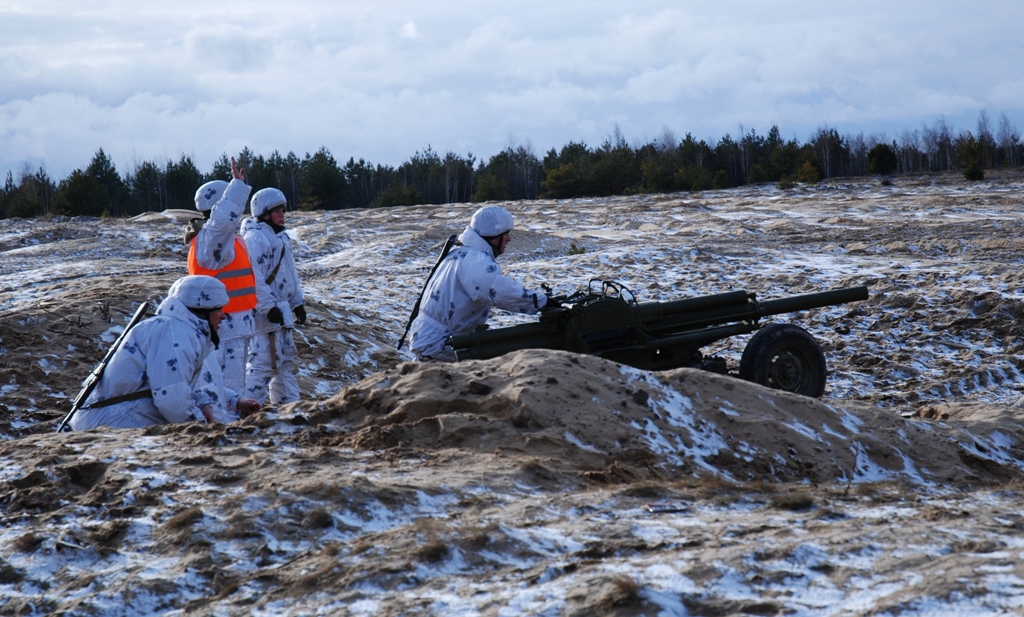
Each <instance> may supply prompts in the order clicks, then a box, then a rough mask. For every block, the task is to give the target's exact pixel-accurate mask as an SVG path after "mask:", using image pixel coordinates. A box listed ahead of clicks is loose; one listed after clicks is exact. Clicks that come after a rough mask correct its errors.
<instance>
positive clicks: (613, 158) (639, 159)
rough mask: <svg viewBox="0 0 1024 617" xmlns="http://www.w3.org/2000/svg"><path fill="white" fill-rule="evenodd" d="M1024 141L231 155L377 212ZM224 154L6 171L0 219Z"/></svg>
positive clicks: (162, 186) (269, 179)
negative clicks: (391, 161)
mask: <svg viewBox="0 0 1024 617" xmlns="http://www.w3.org/2000/svg"><path fill="white" fill-rule="evenodd" d="M1022 154H1024V145H1022V143H1021V136H1020V133H1019V131H1018V130H1017V128H1016V126H1014V125H1013V123H1012V122H1010V120H1009V118H1007V116H1006V115H1005V114H1003V115H1002V116H1001V117H1000V120H999V122H998V126H993V122H992V120H991V119H990V118H989V116H988V114H987V113H986V112H984V111H983V112H981V114H980V115H979V117H978V123H977V127H976V129H975V130H974V131H954V129H953V128H952V127H951V126H950V125H949V124H948V123H947V122H946V120H945V119H943V118H940V119H939V120H936V121H935V122H934V123H933V124H931V125H924V126H923V127H922V128H921V129H919V130H913V131H910V130H907V131H903V132H902V133H901V134H900V135H899V136H898V137H897V138H896V139H892V140H888V139H886V138H885V137H884V136H869V137H865V136H864V134H863V133H860V134H856V135H849V134H845V135H840V134H839V132H838V131H837V130H836V129H834V128H828V127H823V128H820V129H818V130H817V131H815V132H814V134H813V135H811V137H810V139H809V140H808V141H806V142H799V141H797V140H796V139H784V138H783V137H782V135H781V133H780V131H779V128H778V127H777V126H773V127H771V129H769V130H768V132H767V133H766V134H764V135H759V134H758V133H757V132H756V131H755V130H753V129H751V130H749V131H747V130H746V129H744V128H743V127H742V126H741V127H740V130H739V135H738V137H733V136H731V135H730V134H726V135H725V136H724V137H722V138H721V139H719V140H718V141H717V142H713V143H709V142H707V141H705V140H703V139H697V138H695V137H694V136H693V135H692V134H690V133H687V134H686V135H685V136H684V137H682V138H681V139H680V138H678V137H677V136H676V135H675V134H674V133H673V132H672V131H670V130H668V129H666V130H665V131H664V132H663V133H662V135H660V136H659V137H657V138H655V139H653V140H651V141H649V142H647V143H644V144H639V145H631V144H630V143H628V142H627V140H626V139H625V138H624V137H623V136H622V134H621V133H620V131H619V130H618V128H616V129H615V131H614V132H613V134H612V135H611V136H609V137H608V138H607V139H605V140H604V141H603V142H602V143H601V144H600V145H598V146H596V147H591V146H589V145H587V144H586V143H584V142H570V143H568V144H566V145H564V146H562V147H561V148H560V149H557V150H556V149H554V148H552V149H551V150H549V151H548V152H547V153H546V154H545V155H544V157H543V159H541V158H539V157H538V156H537V154H536V153H535V152H534V150H533V147H532V146H531V144H530V143H529V142H527V143H525V144H518V143H515V142H511V143H509V144H508V145H507V146H506V147H505V149H504V150H502V151H501V152H499V153H498V154H496V155H494V156H492V157H490V159H488V160H487V161H486V162H484V161H483V160H477V159H476V157H475V156H474V155H473V154H472V153H469V154H467V155H465V156H462V155H460V154H456V153H453V152H447V153H445V155H444V156H441V154H440V153H438V152H437V151H435V150H433V149H432V148H431V147H430V146H428V147H427V148H426V149H425V150H423V151H417V152H416V153H415V154H413V155H412V156H411V157H410V158H409V160H407V161H405V162H404V163H402V164H401V165H398V166H397V167H395V166H391V165H381V164H376V165H375V164H372V163H368V162H367V161H365V160H364V159H359V160H358V161H356V160H355V159H354V158H349V159H348V161H347V162H345V163H344V164H339V163H338V161H337V160H336V159H335V158H334V155H333V154H331V152H330V150H328V149H327V148H326V147H321V148H320V149H319V150H317V151H316V152H315V153H312V154H310V153H306V155H305V156H304V157H302V158H299V157H298V156H297V155H296V154H295V153H294V152H289V153H288V154H287V155H281V154H280V153H279V152H277V151H275V152H273V153H271V154H270V155H269V156H266V157H265V156H263V155H262V154H256V153H254V152H252V151H251V150H249V149H248V148H245V149H243V150H242V152H240V153H238V155H237V156H236V157H235V158H236V159H237V160H238V162H239V163H240V164H241V165H242V166H244V167H245V169H246V170H247V174H248V183H249V184H250V185H251V186H252V187H253V190H254V191H255V190H259V189H262V188H266V187H275V188H278V189H280V190H281V191H283V192H284V194H285V195H286V196H287V198H288V202H289V207H291V208H293V209H302V210H340V209H344V208H378V207H388V206H399V205H413V204H444V203H458V202H482V201H491V200H518V199H538V198H550V199H566V198H572V197H601V196H609V195H626V194H636V193H660V192H674V191H701V190H708V189H723V188H730V187H734V186H740V185H745V184H757V183H776V184H778V185H779V186H792V185H793V184H795V183H798V182H805V183H806V182H810V183H813V182H818V181H820V180H822V179H829V178H839V177H852V176H865V175H870V174H881V175H890V174H906V173H921V172H946V171H953V170H958V171H961V172H963V174H964V177H965V178H967V179H968V180H979V179H982V178H984V173H985V171H984V170H985V169H991V168H997V167H1018V166H1020V164H1021V156H1022ZM230 177H231V172H230V163H229V158H228V155H227V154H222V155H221V156H220V158H219V159H218V160H217V161H216V162H215V163H214V165H213V167H212V169H210V170H209V171H208V172H207V173H203V172H201V171H200V170H199V169H198V168H197V167H196V165H195V163H194V162H193V161H192V159H191V157H189V156H188V155H182V156H181V157H180V158H179V159H178V160H177V161H170V160H169V161H167V162H166V163H164V164H157V163H155V162H152V161H143V162H141V163H135V164H133V165H132V168H131V169H130V170H128V171H127V172H126V173H123V174H122V173H120V172H119V171H118V170H117V169H116V167H115V165H114V163H113V161H111V159H110V156H109V155H107V154H106V153H105V152H104V151H103V149H102V148H101V149H99V150H98V151H97V152H96V154H95V155H94V156H93V158H92V160H91V161H90V163H89V165H88V166H87V167H85V168H84V169H76V170H75V171H73V172H71V174H70V175H69V176H68V177H66V178H64V179H62V180H60V181H59V182H57V181H55V180H54V179H52V178H50V177H49V176H48V175H47V173H46V171H45V169H43V168H42V167H40V168H39V169H37V170H32V169H31V168H30V167H29V166H28V165H26V166H25V167H24V168H23V169H22V171H21V173H20V174H19V175H18V177H17V180H15V177H14V174H13V173H11V172H8V173H7V177H6V181H5V182H4V185H3V187H2V189H0V218H14V217H23V218H25V217H35V216H46V215H65V216H97V217H98V216H134V215H137V214H142V213H144V212H154V211H161V210H165V209H168V208H181V209H193V208H194V207H195V206H194V201H193V197H194V195H195V191H196V189H197V188H198V187H199V186H200V185H201V184H203V183H204V182H206V181H208V180H212V179H229V178H230Z"/></svg>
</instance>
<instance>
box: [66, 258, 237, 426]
mask: <svg viewBox="0 0 1024 617" xmlns="http://www.w3.org/2000/svg"><path fill="white" fill-rule="evenodd" d="M227 303H228V293H227V289H226V288H225V287H224V284H223V283H221V282H220V281H218V280H217V279H215V278H212V277H209V276H192V275H190V276H185V277H182V278H180V279H178V280H177V281H175V282H174V284H173V285H171V288H170V290H169V291H168V293H167V298H166V299H164V301H163V302H161V303H160V306H159V308H158V309H157V312H156V316H155V317H151V318H149V319H146V320H145V321H142V322H140V323H139V324H138V325H136V326H135V327H134V328H132V330H131V331H130V332H129V333H128V335H127V337H126V338H125V339H124V342H123V343H122V344H121V346H120V347H119V348H118V349H117V351H116V352H114V355H113V356H112V357H111V359H110V363H109V364H108V365H107V367H106V369H105V370H104V372H103V376H102V377H101V378H100V380H99V382H98V383H97V384H96V388H95V389H94V390H93V391H92V393H91V394H90V395H89V397H88V398H87V399H86V400H85V405H84V406H83V407H82V408H81V409H79V410H78V412H77V414H76V415H75V416H74V418H72V419H71V422H70V424H71V428H72V429H74V430H76V431H84V430H88V429H91V428H96V427H98V426H110V427H114V428H140V427H145V426H151V425H154V424H169V423H176V422H192V421H213V419H214V418H213V409H212V407H211V406H209V405H205V406H201V405H200V404H197V400H196V398H194V397H193V391H194V390H195V386H196V384H197V383H198V377H199V373H200V369H201V368H202V366H203V361H204V360H205V359H206V356H207V354H209V352H210V350H211V349H212V348H213V346H215V345H216V344H217V327H218V325H219V324H220V323H221V319H222V317H223V312H222V310H221V309H222V307H224V306H225V305H226V304H227ZM200 403H201V401H200Z"/></svg>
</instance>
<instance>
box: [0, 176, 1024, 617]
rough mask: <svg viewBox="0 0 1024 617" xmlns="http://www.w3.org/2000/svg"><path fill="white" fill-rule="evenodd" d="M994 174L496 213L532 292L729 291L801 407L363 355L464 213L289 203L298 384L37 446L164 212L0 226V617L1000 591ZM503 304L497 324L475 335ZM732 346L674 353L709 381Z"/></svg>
mask: <svg viewBox="0 0 1024 617" xmlns="http://www.w3.org/2000/svg"><path fill="white" fill-rule="evenodd" d="M1022 188H1024V177H1021V176H1020V175H1019V174H1010V173H1004V174H998V173H992V174H990V178H989V179H988V180H986V181H984V182H981V183H975V184H966V183H964V182H963V180H962V179H961V178H958V177H956V176H952V175H947V176H926V177H913V178H896V179H893V180H892V181H891V182H889V181H887V182H884V183H883V182H882V181H881V180H880V179H861V180H858V181H855V182H849V183H822V184H820V185H817V186H800V187H797V188H795V189H789V190H779V189H777V188H775V187H745V188H741V189H736V190H730V191H721V192H714V193H701V194H673V195H641V196H633V197H618V198H606V199H586V200H567V201H537V202H516V203H508V204H503V205H506V206H507V207H508V208H509V209H510V210H511V211H512V212H513V214H514V215H515V217H516V222H517V228H516V230H515V231H514V232H513V241H512V244H511V245H510V250H509V253H508V254H507V255H505V256H503V257H502V258H501V263H502V264H503V267H504V268H505V269H506V272H507V273H508V274H510V275H513V276H515V277H517V278H519V279H520V280H522V281H524V282H525V283H526V284H527V286H530V287H537V286H539V285H540V284H541V283H549V284H551V285H552V286H553V287H554V288H555V291H556V292H557V293H569V292H571V291H574V290H576V289H579V288H582V287H585V286H586V285H587V282H588V281H589V280H590V279H599V280H614V281H617V282H620V283H622V284H624V285H626V286H627V287H628V288H629V289H630V290H632V291H633V292H634V293H635V294H636V295H637V296H638V297H639V298H640V299H641V300H643V301H649V300H656V301H665V300H672V299H679V298H685V297H694V296H699V295H706V294H711V293H719V292H724V291H732V290H747V291H752V292H756V293H757V295H758V298H759V299H762V300H770V299H775V298H782V297H786V296H791V295H796V294H804V293H813V292H818V291H824V290H829V289H837V288H842V287H851V286H857V285H866V286H867V287H868V289H869V299H868V300H866V301H863V302H858V303H851V304H846V305H841V306H834V307H827V308H823V309H821V310H813V311H805V312H801V313H796V314H790V315H784V316H780V317H779V320H782V321H787V322H790V323H794V324H797V325H800V326H802V327H804V328H806V329H807V330H808V331H809V332H810V333H811V334H812V335H813V336H814V337H815V339H816V340H817V341H818V342H819V344H820V345H821V347H822V349H823V351H824V352H825V356H826V359H827V362H828V366H829V378H828V381H827V385H826V392H825V396H824V397H822V398H821V399H810V398H806V397H801V396H797V395H793V394H788V393H783V392H780V391H777V390H770V389H767V388H763V387H761V386H757V385H755V384H751V383H748V382H745V381H741V380H738V379H736V378H735V377H733V376H728V375H719V374H714V373H710V372H705V371H701V370H697V369H690V368H680V369H674V370H670V371H662V372H648V371H641V370H638V369H633V368H629V367H623V366H621V365H618V364H615V363H613V362H609V361H607V360H603V359H600V358H596V357H592V356H581V355H576V354H571V353H567V352H561V351H544V350H522V351H516V352H514V353H511V354H509V355H506V356H503V357H500V358H496V359H493V360H474V361H466V362H460V363H456V364H436V363H428V364H424V363H418V362H415V361H413V359H412V357H411V356H410V355H409V354H408V352H407V350H405V349H403V350H401V351H398V350H396V348H395V345H396V343H397V340H398V338H399V337H400V335H401V332H402V330H403V328H404V325H405V320H406V317H407V315H408V311H409V310H410V308H411V305H412V301H413V300H414V298H415V294H416V293H418V290H419V288H420V286H421V285H422V281H423V277H424V276H425V275H426V272H427V271H428V270H429V268H430V266H431V265H432V264H433V261H434V259H435V257H436V251H437V249H438V248H439V246H440V244H441V242H442V241H443V239H444V238H445V237H447V235H448V234H450V233H454V232H457V231H459V230H461V228H462V227H463V226H464V225H465V223H466V221H467V220H468V219H469V216H470V215H471V214H472V212H473V210H474V209H475V207H476V206H474V205H472V204H457V205H449V206H414V207H406V208H395V209H389V210H359V211H342V212H329V213H308V212H296V213H289V215H288V220H287V225H288V227H289V228H290V229H291V233H292V234H293V238H294V240H295V246H296V254H297V257H298V260H299V262H300V274H301V276H302V278H303V284H304V287H305V290H306V293H307V312H308V313H309V315H310V317H309V320H308V322H307V324H306V325H305V326H304V327H302V328H301V332H299V335H298V336H297V337H296V338H297V341H298V344H299V353H300V363H301V369H300V384H301V387H302V391H303V400H302V401H300V402H299V403H294V404H290V405H285V406H280V407H274V406H270V407H268V408H267V409H266V410H265V411H264V412H262V413H261V414H259V415H257V416H254V417H251V418H248V419H246V420H244V421H241V422H237V423H234V424H229V425H214V426H200V425H178V426H164V427H152V428H150V429H144V430H121V431H118V430H104V429H99V430H95V431H88V432H84V433H64V434H55V433H54V432H53V431H54V428H55V426H56V424H57V423H58V422H59V420H60V419H61V418H62V417H63V416H64V414H65V413H66V412H67V410H68V408H69V407H70V404H71V400H72V399H73V398H74V397H75V395H76V394H77V393H78V390H79V388H80V385H81V381H82V379H83V378H84V377H85V376H86V375H87V374H88V372H89V371H90V370H92V368H93V366H94V365H95V363H96V362H97V361H98V360H99V358H101V357H102V355H103V354H104V353H105V351H106V350H107V348H108V347H109V345H110V344H111V343H112V341H113V340H114V338H115V337H116V335H117V333H118V332H119V331H120V328H122V327H123V325H124V323H125V322H126V321H127V319H128V318H129V317H130V316H131V314H132V313H133V312H134V310H135V308H136V307H137V306H138V305H139V303H140V302H142V301H143V300H147V299H150V300H159V299H160V298H161V297H162V295H163V294H164V293H165V292H166V289H167V287H169V285H170V283H171V282H173V281H174V280H175V279H176V278H177V277H179V276H181V275H182V274H183V269H184V261H185V247H184V246H183V245H182V244H181V239H180V235H181V228H182V227H183V225H184V223H185V221H187V219H188V218H189V217H190V216H191V215H192V213H190V212H181V211H171V212H166V213H161V214H151V215H146V216H143V217H139V218H137V219H134V220H127V221H124V220H98V219H59V218H54V219H49V220H40V221H20V220H12V221H6V222H5V228H4V230H3V232H2V233H0V254H2V255H3V263H4V269H5V276H4V277H3V282H2V283H0V460H2V465H0V517H2V519H3V525H2V531H0V590H2V593H0V597H2V598H3V599H0V614H53V613H63V614H103V615H120V614H141V613H154V612H159V613H168V614H177V613H188V614H209V615H218V614H239V613H246V614H274V615H279V614H313V613H324V614H343V615H344V614H348V615H399V614H402V615H411V614H422V615H427V614H439V615H440V614H444V615H451V614H454V615H540V614H543V615H563V614H564V615H600V614H606V615H611V614H614V615H732V614H755V615H776V614H778V615H782V614H798V615H875V614H891V615H897V614H898V615H916V614H950V613H956V612H960V613H966V614H993V615H997V614H1007V613H1009V612H1012V611H1019V610H1021V609H1022V608H1024V600H1022V599H1021V598H1024V566H1022V565H1020V564H1022V563H1024V559H1022V557H1024V540H1022V539H1021V538H1022V537H1024V536H1021V530H1024V518H1022V516H1021V515H1020V514H1019V513H1020V511H1021V506H1022V494H1024V493H1022V491H1024V486H1022V484H1021V480H1022V474H1024V440H1022V434H1021V428H1020V422H1021V418H1022V415H1024V410H1022V409H1021V408H1020V407H1017V406H1016V402H1017V400H1018V399H1019V398H1020V397H1021V394H1022V392H1021V391H1022V389H1024V374H1022V372H1021V369H1022V364H1021V344H1022V343H1021V334H1022V332H1021V330H1022V325H1021V322H1020V319H1019V318H1020V316H1021V314H1022V311H1024V304H1022V301H1024V294H1022V292H1021V279H1022V276H1024V275H1022V267H1021V265H1022V259H1021V249H1022V248H1024V246H1022V244H1024V240H1022V239H1021V233H1020V231H1021V229H1022V226H1024V209H1022V208H1021V195H1022ZM533 319H535V318H529V317H523V316H513V315H507V314H497V315H495V316H494V318H493V319H492V327H501V326H507V325H512V324H515V323H521V322H528V321H531V320H533ZM749 338H750V337H749V335H745V336H738V337H733V338H731V339H729V340H726V341H722V342H719V343H715V344H713V345H711V346H709V348H707V349H706V350H705V352H706V353H707V354H708V355H711V354H714V355H716V356H717V357H720V358H723V359H724V360H725V361H726V362H727V363H728V364H729V365H730V366H733V367H734V366H735V365H736V363H737V362H738V360H739V357H740V355H741V353H742V350H743V346H744V345H745V343H746V341H747V340H749Z"/></svg>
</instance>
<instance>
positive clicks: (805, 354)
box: [740, 323, 828, 398]
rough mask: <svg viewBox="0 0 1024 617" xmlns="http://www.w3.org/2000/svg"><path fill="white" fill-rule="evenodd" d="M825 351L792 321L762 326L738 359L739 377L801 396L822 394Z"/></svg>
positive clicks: (825, 368) (825, 371) (825, 369)
mask: <svg viewBox="0 0 1024 617" xmlns="http://www.w3.org/2000/svg"><path fill="white" fill-rule="evenodd" d="M827 374H828V368H827V367H826V365H825V354H823V353H822V352H821V347H819V346H818V342H817V341H815V340H814V337H813V336H811V335H810V334H809V333H808V332H807V330H804V329H803V328H801V327H799V326H794V325H792V324H784V323H776V324H770V325H768V326H765V327H764V328H762V329H761V330H759V331H758V332H757V334H755V335H754V336H753V337H751V339H750V342H749V343H747V346H746V347H745V348H744V349H743V356H742V357H741V358H740V378H741V379H746V380H747V381H752V382H754V383H758V384H761V385H762V386H768V387H769V388H775V389H777V390H785V391H786V392H794V393H796V394H802V395H804V396H810V397H813V398H818V397H819V396H821V395H822V394H824V393H825V377H826V376H827Z"/></svg>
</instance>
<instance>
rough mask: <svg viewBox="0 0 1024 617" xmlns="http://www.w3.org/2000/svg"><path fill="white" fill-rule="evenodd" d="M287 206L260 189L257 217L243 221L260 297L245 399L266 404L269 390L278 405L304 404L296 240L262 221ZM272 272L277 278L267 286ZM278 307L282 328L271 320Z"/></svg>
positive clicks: (279, 195)
mask: <svg viewBox="0 0 1024 617" xmlns="http://www.w3.org/2000/svg"><path fill="white" fill-rule="evenodd" d="M284 203H286V202H285V201H284V195H283V194H282V193H281V192H280V191H278V190H277V189H263V190H260V191H257V192H256V194H255V195H253V196H252V203H251V205H250V209H251V210H252V216H251V217H249V218H246V219H245V220H244V221H242V235H243V236H244V237H245V242H246V245H247V246H248V247H249V259H250V260H252V268H253V271H254V272H255V274H256V298H257V304H256V334H255V335H254V336H253V338H252V341H251V343H250V345H249V362H248V365H247V367H246V377H245V390H244V396H246V397H248V398H252V399H255V400H256V401H257V402H259V403H260V404H261V405H262V404H263V403H265V402H266V399H267V395H268V392H269V396H270V402H271V403H273V404H275V405H277V404H282V403H292V402H295V401H297V400H299V379H298V368H299V365H298V350H297V349H296V348H295V337H294V328H295V315H294V314H293V312H292V311H293V310H294V309H295V308H296V307H299V306H302V305H303V302H304V300H303V293H302V286H301V284H300V283H299V272H298V269H297V268H296V266H295V254H294V252H293V251H292V241H291V238H290V237H289V236H288V232H287V231H284V230H282V231H280V232H275V231H274V228H273V227H271V226H270V225H269V224H268V223H264V222H261V221H259V220H257V219H258V218H259V217H260V216H261V215H262V214H264V213H266V212H269V211H270V210H271V209H273V208H274V207H276V206H278V205H284ZM278 264H280V266H278ZM275 269H276V272H274V271H275ZM271 273H274V274H273V276H274V278H273V281H271V282H270V283H269V284H268V283H267V279H268V278H269V277H270V275H271ZM275 306H276V307H277V308H278V309H280V311H281V316H282V317H283V318H284V324H283V325H281V324H275V323H272V322H270V320H268V319H267V313H268V312H269V311H270V310H271V309H272V308H273V307H275Z"/></svg>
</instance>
